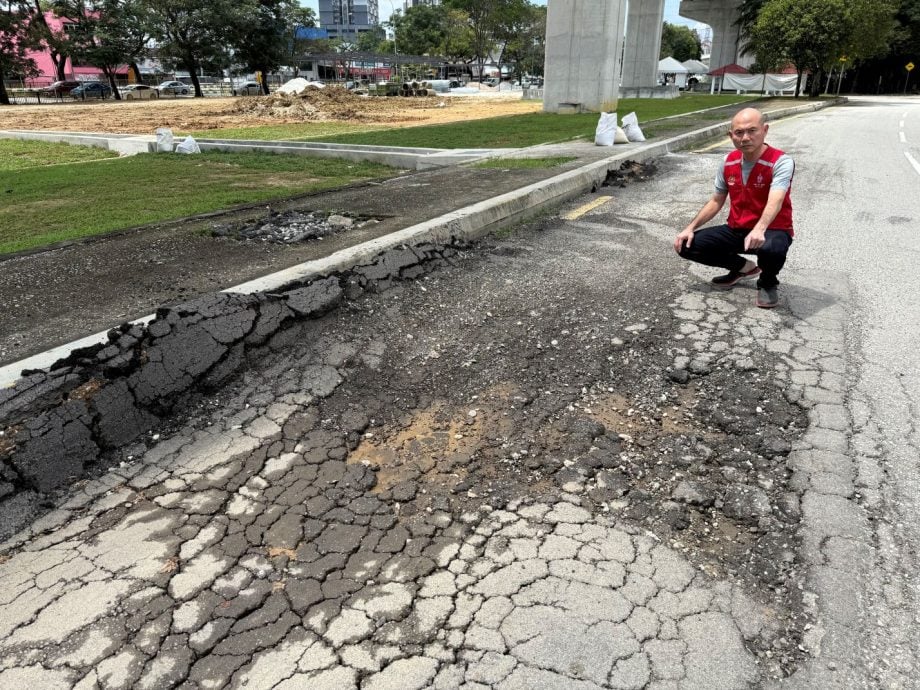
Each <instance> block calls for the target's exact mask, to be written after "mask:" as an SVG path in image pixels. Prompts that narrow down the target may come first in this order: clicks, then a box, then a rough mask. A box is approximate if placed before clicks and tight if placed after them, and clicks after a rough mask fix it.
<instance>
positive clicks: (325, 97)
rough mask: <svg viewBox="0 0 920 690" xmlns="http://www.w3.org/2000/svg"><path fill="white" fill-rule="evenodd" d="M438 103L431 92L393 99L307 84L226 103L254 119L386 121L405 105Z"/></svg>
mask: <svg viewBox="0 0 920 690" xmlns="http://www.w3.org/2000/svg"><path fill="white" fill-rule="evenodd" d="M438 107H444V104H443V103H442V102H441V101H440V100H439V99H438V98H436V97H433V96H430V97H425V96H422V97H418V98H413V99H412V100H411V101H406V100H403V99H399V100H398V101H394V100H390V99H386V98H368V97H367V96H359V95H356V94H353V93H351V92H350V91H348V90H346V89H344V88H339V87H327V88H322V89H321V88H318V87H314V86H309V87H307V88H305V89H304V90H303V91H301V92H300V93H296V94H288V93H281V92H275V93H272V94H270V95H268V96H256V97H252V98H240V99H237V100H236V101H235V102H234V103H233V105H232V106H230V111H229V112H232V113H234V114H241V115H245V116H248V117H251V118H252V119H254V120H264V119H274V120H287V121H322V120H351V121H354V122H386V121H388V120H390V119H391V118H392V116H393V115H395V114H397V113H399V114H404V113H405V110H406V109H407V108H411V109H416V108H418V109H427V108H438Z"/></svg>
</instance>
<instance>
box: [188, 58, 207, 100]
mask: <svg viewBox="0 0 920 690" xmlns="http://www.w3.org/2000/svg"><path fill="white" fill-rule="evenodd" d="M185 69H187V70H188V73H189V76H190V77H191V78H192V86H193V87H194V88H195V98H204V94H203V93H201V82H199V81H198V63H197V62H196V61H195V59H194V58H188V59H186V60H185Z"/></svg>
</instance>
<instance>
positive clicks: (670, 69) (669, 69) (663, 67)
mask: <svg viewBox="0 0 920 690" xmlns="http://www.w3.org/2000/svg"><path fill="white" fill-rule="evenodd" d="M688 72H689V70H687V68H686V67H684V66H683V65H682V64H680V63H679V62H678V61H677V60H675V59H674V58H672V57H666V58H664V59H663V60H659V61H658V76H659V77H660V78H662V79H663V78H664V75H667V74H673V75H674V82H673V83H675V84H677V86H679V87H680V88H684V87H685V86H687V74H688Z"/></svg>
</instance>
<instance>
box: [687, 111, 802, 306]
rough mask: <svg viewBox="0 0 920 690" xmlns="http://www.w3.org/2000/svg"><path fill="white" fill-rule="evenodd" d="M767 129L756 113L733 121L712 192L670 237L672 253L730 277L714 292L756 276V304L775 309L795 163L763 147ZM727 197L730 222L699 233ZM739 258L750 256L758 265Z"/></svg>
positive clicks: (719, 280) (786, 247) (715, 280)
mask: <svg viewBox="0 0 920 690" xmlns="http://www.w3.org/2000/svg"><path fill="white" fill-rule="evenodd" d="M769 129H770V126H769V125H768V124H767V123H766V122H765V121H764V115H763V113H761V112H760V111H759V110H757V109H756V108H745V109H744V110H742V111H740V112H739V113H738V114H737V115H735V117H734V118H732V122H731V128H730V129H729V130H728V135H729V137H730V138H731V140H732V143H733V144H734V145H735V150H734V151H732V152H731V153H729V154H728V155H727V156H726V157H725V161H724V162H723V163H722V165H720V166H719V169H718V171H717V173H716V183H715V193H714V194H713V195H712V198H710V199H709V201H707V202H706V204H705V205H704V206H703V208H702V209H700V212H699V213H697V214H696V218H694V219H693V221H691V223H690V224H689V225H688V226H687V227H685V228H684V229H683V230H681V231H680V232H679V233H678V235H677V237H676V238H674V251H676V252H677V253H678V254H680V255H681V256H682V257H683V258H685V259H689V260H690V261H695V262H697V263H700V264H704V265H706V266H715V267H718V268H723V269H725V270H726V271H728V273H726V274H725V275H720V276H717V277H715V278H713V279H712V284H713V286H714V287H717V288H722V289H729V288H731V287H732V286H733V285H735V284H736V283H738V282H739V281H742V280H749V279H751V278H754V277H757V299H756V302H755V303H756V305H757V306H758V307H761V308H763V309H772V308H773V307H775V306H776V305H777V304H779V294H778V292H777V286H778V285H779V280H778V278H777V275H778V274H779V272H780V270H782V268H783V264H785V263H786V252H788V251H789V246H790V245H791V244H792V236H793V231H792V202H791V201H790V199H789V193H790V191H791V189H792V175H793V173H794V172H795V163H794V162H793V160H792V158H790V157H789V156H787V155H786V154H785V153H783V152H782V151H780V150H779V149H775V148H773V147H772V146H769V145H767V144H765V143H764V139H765V138H766V136H767V131H768V130H769ZM726 198H728V199H729V202H730V207H729V212H728V222H727V223H726V224H725V225H714V226H710V227H706V228H700V226H701V225H704V224H706V223H708V222H709V221H710V220H712V219H713V218H714V217H715V215H716V214H717V213H718V212H719V211H721V210H722V206H724V205H725V200H726ZM741 254H753V255H755V256H756V257H757V261H756V263H755V262H754V261H751V260H750V259H746V258H745V257H743V256H741Z"/></svg>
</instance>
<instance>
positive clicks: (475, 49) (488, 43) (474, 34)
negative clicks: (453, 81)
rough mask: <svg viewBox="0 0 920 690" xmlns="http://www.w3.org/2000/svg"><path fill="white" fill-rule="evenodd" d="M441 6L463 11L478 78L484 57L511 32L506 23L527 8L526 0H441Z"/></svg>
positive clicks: (480, 77) (484, 60)
mask: <svg viewBox="0 0 920 690" xmlns="http://www.w3.org/2000/svg"><path fill="white" fill-rule="evenodd" d="M444 6H445V7H446V8H447V9H454V10H461V11H463V12H465V13H466V15H467V17H468V21H469V26H470V29H471V39H472V40H471V46H470V47H471V48H472V53H473V60H474V61H475V62H476V64H477V65H478V66H479V81H482V79H483V76H484V75H483V67H484V65H485V63H486V60H487V59H489V57H490V56H491V55H492V52H493V51H494V50H495V48H496V45H497V44H498V43H499V41H500V40H502V39H506V38H507V37H508V36H509V35H510V34H511V29H510V28H509V27H511V26H513V25H514V24H515V23H516V22H517V21H518V20H519V18H520V17H521V16H523V15H524V14H525V13H526V12H527V7H528V3H527V0H444Z"/></svg>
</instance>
